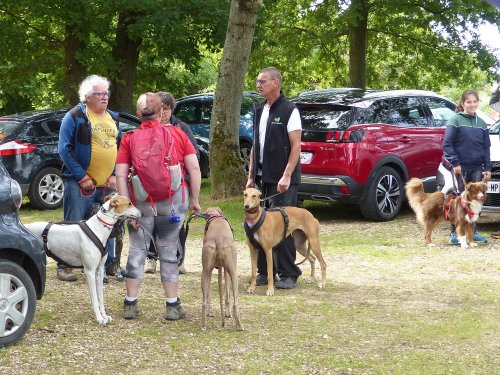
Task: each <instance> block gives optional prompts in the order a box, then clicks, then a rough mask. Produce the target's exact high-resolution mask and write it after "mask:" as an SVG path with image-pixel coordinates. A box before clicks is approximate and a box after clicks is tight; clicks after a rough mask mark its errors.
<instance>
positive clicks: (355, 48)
mask: <svg viewBox="0 0 500 375" xmlns="http://www.w3.org/2000/svg"><path fill="white" fill-rule="evenodd" d="M350 8H351V10H352V12H353V13H354V14H355V15H356V16H355V17H354V20H355V21H354V23H353V24H352V25H351V26H350V27H349V80H350V85H351V87H359V88H362V89H365V88H366V49H367V45H368V43H367V41H368V32H367V28H368V5H367V3H366V0H353V1H352V2H351V6H350Z"/></svg>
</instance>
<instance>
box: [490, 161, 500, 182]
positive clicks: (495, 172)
mask: <svg viewBox="0 0 500 375" xmlns="http://www.w3.org/2000/svg"><path fill="white" fill-rule="evenodd" d="M492 164H493V168H492V170H491V178H492V179H493V180H500V161H494V162H492Z"/></svg>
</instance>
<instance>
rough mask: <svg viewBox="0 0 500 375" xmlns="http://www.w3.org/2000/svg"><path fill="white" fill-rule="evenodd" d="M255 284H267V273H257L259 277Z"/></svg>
mask: <svg viewBox="0 0 500 375" xmlns="http://www.w3.org/2000/svg"><path fill="white" fill-rule="evenodd" d="M255 285H257V286H260V285H267V275H262V274H260V273H259V274H257V279H256V281H255Z"/></svg>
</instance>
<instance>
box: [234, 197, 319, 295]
mask: <svg viewBox="0 0 500 375" xmlns="http://www.w3.org/2000/svg"><path fill="white" fill-rule="evenodd" d="M261 196H262V193H261V192H260V191H259V190H257V189H254V188H248V189H245V191H244V192H243V197H244V203H243V207H244V209H245V221H246V222H247V223H252V224H255V223H257V222H258V221H259V219H260V217H261V215H262V212H263V209H262V207H261V206H260V201H261V199H260V198H261ZM283 209H284V211H285V212H286V214H287V216H288V220H289V222H288V229H287V233H288V232H290V233H291V234H292V237H293V242H294V244H295V248H296V249H297V251H298V252H299V253H300V254H302V255H303V256H304V258H307V259H309V260H310V261H311V258H310V255H311V250H312V252H313V253H314V255H315V256H316V258H317V259H318V261H319V264H320V266H321V283H319V284H318V287H320V288H324V287H325V285H326V263H325V260H324V259H323V255H322V254H321V248H320V243H319V232H320V225H319V221H318V220H317V219H316V218H315V217H314V216H313V215H312V214H311V213H310V212H309V211H307V210H306V209H304V208H298V207H283ZM265 215H266V216H265V219H264V221H263V223H262V225H261V226H260V227H259V228H258V229H257V230H256V231H255V233H254V238H255V240H256V241H257V242H258V243H259V245H260V247H261V248H262V249H263V250H264V253H265V254H266V260H267V283H268V284H267V292H266V295H268V296H272V295H274V278H273V256H272V252H273V247H274V246H276V245H278V244H279V243H280V242H281V241H282V240H283V239H284V230H285V222H284V219H283V216H282V214H281V212H279V211H266V213H265ZM246 240H247V244H248V247H249V249H250V258H251V261H252V281H251V283H250V287H249V288H248V293H253V292H254V291H255V283H256V278H257V248H256V247H255V246H254V245H253V244H252V242H251V241H250V240H249V238H248V235H247V236H246ZM313 259H314V258H313ZM311 268H312V270H311V276H312V277H314V262H312V263H311Z"/></svg>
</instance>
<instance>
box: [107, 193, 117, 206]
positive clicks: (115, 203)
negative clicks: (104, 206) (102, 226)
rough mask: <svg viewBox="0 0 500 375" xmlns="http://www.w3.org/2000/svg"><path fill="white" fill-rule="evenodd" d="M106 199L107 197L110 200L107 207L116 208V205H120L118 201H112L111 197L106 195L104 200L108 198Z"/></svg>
mask: <svg viewBox="0 0 500 375" xmlns="http://www.w3.org/2000/svg"><path fill="white" fill-rule="evenodd" d="M108 197H109V199H111V200H110V201H109V207H116V206H118V204H119V203H120V202H119V200H118V199H113V196H111V195H108V196H107V197H106V198H108Z"/></svg>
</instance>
